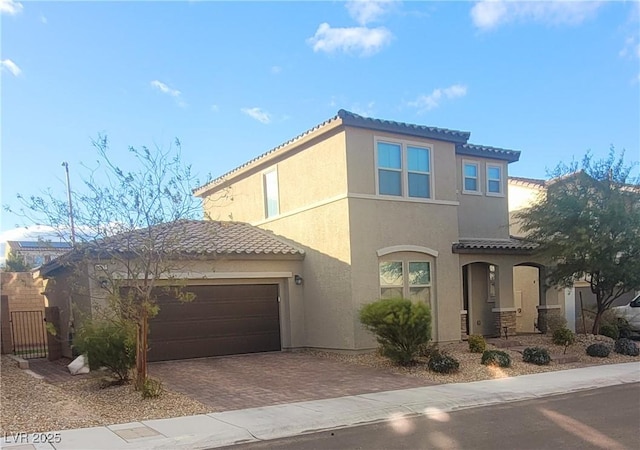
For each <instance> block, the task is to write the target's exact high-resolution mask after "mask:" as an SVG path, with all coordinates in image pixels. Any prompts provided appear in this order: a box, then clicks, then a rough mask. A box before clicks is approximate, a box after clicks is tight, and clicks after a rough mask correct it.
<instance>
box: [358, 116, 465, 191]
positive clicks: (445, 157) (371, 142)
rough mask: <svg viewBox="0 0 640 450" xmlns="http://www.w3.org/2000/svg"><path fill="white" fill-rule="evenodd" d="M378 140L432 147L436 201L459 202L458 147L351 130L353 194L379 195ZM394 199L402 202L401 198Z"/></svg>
mask: <svg viewBox="0 0 640 450" xmlns="http://www.w3.org/2000/svg"><path fill="white" fill-rule="evenodd" d="M376 139H379V140H384V141H389V142H405V143H412V144H415V145H422V146H428V147H431V148H432V152H431V164H432V165H431V176H432V178H433V182H432V186H433V191H432V200H436V201H438V200H444V201H449V202H455V201H456V200H457V199H456V193H455V179H454V178H455V146H454V144H452V143H448V142H441V141H435V140H432V139H424V138H416V137H411V136H409V137H407V136H400V135H397V134H391V133H384V132H378V131H371V130H366V129H361V128H351V127H349V128H347V133H346V142H347V149H348V152H347V164H348V167H349V174H348V177H349V193H350V194H365V195H376V171H377V167H376V162H375V141H376ZM390 198H392V199H394V200H398V198H397V197H390ZM411 201H414V202H415V201H424V202H428V201H429V200H418V199H411Z"/></svg>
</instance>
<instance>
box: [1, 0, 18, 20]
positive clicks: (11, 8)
mask: <svg viewBox="0 0 640 450" xmlns="http://www.w3.org/2000/svg"><path fill="white" fill-rule="evenodd" d="M22 9H23V6H22V3H20V2H14V1H13V0H0V13H1V14H9V15H10V16H15V15H16V14H18V13H19V12H21V11H22Z"/></svg>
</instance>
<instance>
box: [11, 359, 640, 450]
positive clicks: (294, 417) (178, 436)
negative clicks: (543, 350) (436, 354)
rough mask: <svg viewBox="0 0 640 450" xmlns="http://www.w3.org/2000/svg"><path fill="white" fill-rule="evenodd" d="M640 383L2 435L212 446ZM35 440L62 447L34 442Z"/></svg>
mask: <svg viewBox="0 0 640 450" xmlns="http://www.w3.org/2000/svg"><path fill="white" fill-rule="evenodd" d="M637 382H640V363H638V362H632V363H626V364H612V365H603V366H593V367H586V368H581V369H570V370H563V371H557V372H546V373H541V374H535V375H523V376H519V377H513V378H498V379H495V380H487V381H476V382H473V383H459V384H443V385H438V386H427V387H420V388H414V389H406V390H399V391H387V392H378V393H372V394H362V395H354V396H349V397H341V398H335V399H329V400H316V401H308V402H299V403H290V404H286V405H276V406H267V407H262V408H252V409H243V410H236V411H225V412H221V413H212V414H202V415H197V416H187V417H176V418H173V419H158V420H147V421H142V422H133V423H127V424H119V425H111V426H107V427H94V428H82V429H77V430H65V431H61V432H60V433H50V434H49V435H47V434H46V433H42V434H40V435H38V434H36V435H28V436H3V439H2V445H1V446H2V448H13V449H14V450H27V449H29V450H31V449H38V450H40V449H49V450H51V449H57V450H60V449H166V450H169V449H205V448H213V447H221V446H225V445H231V444H234V443H240V442H250V441H258V440H268V439H276V438H281V437H287V436H295V435H298V434H302V433H308V432H313V431H320V430H326V429H331V428H338V427H348V426H352V425H359V424H364V423H371V422H378V421H382V420H386V419H389V418H397V417H399V416H404V415H409V416H411V415H420V414H426V415H429V414H433V413H437V412H441V411H444V412H447V411H455V410H459V409H465V408H472V407H476V406H485V405H493V404H497V403H504V402H512V401H517V400H527V399H532V398H536V397H543V396H548V395H554V394H565V393H567V392H573V391H580V390H587V389H595V388H599V387H605V386H614V385H618V384H623V383H637ZM16 438H17V439H16ZM36 440H38V441H43V440H44V441H48V440H49V441H57V443H52V444H49V443H44V444H41V443H38V444H35V443H34V442H35V441H36ZM16 441H17V442H16Z"/></svg>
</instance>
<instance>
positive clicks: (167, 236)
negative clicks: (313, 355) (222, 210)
mask: <svg viewBox="0 0 640 450" xmlns="http://www.w3.org/2000/svg"><path fill="white" fill-rule="evenodd" d="M149 236H155V237H157V238H158V239H157V240H156V239H151V241H154V242H161V241H162V243H163V244H161V245H162V247H159V248H158V249H159V250H160V249H161V250H162V251H163V253H166V254H167V255H170V256H168V257H167V258H166V259H165V260H164V262H163V263H162V265H161V267H163V268H166V269H167V270H164V269H161V270H160V271H159V272H157V275H158V276H157V278H158V279H159V281H158V284H157V285H158V288H159V290H158V291H157V294H158V297H159V298H158V304H159V307H160V310H159V313H158V315H157V316H156V317H155V318H153V319H152V320H151V321H150V334H149V354H148V358H149V360H150V361H158V360H170V359H183V358H197V357H204V356H220V355H228V354H233V353H251V352H261V351H277V350H282V349H287V348H292V347H294V346H298V344H297V343H298V342H301V341H302V339H303V337H302V336H303V331H302V326H301V324H302V323H304V311H303V308H304V301H303V298H302V286H300V285H299V284H297V283H299V282H300V281H299V280H301V277H300V274H301V273H302V261H303V259H304V256H305V255H304V251H303V250H301V249H300V248H298V247H297V246H295V245H292V244H291V243H290V242H288V241H286V240H284V239H282V238H280V237H278V236H275V235H274V234H273V233H271V232H268V231H265V230H262V229H260V228H257V227H254V226H251V225H249V224H246V223H237V222H215V221H195V220H181V221H177V222H173V223H170V224H162V225H159V226H157V227H153V229H152V230H151V231H150V230H149V229H141V230H136V231H133V232H130V233H123V234H120V235H116V236H113V237H110V238H108V241H107V243H105V241H102V242H101V244H100V245H98V246H96V245H94V244H93V243H88V244H85V245H79V246H78V248H77V249H76V250H74V251H73V252H70V253H68V254H66V255H65V256H63V257H60V258H58V259H56V260H53V261H51V262H49V263H47V264H45V265H44V266H42V267H41V268H40V275H41V276H42V277H43V278H45V279H48V280H49V282H48V283H47V287H46V290H45V292H44V294H45V296H46V298H47V300H48V306H50V307H57V308H58V310H59V314H60V321H59V324H58V327H57V330H56V331H57V336H58V337H59V339H60V340H61V341H62V349H61V351H62V355H63V356H66V357H71V356H72V347H71V343H72V338H73V335H74V333H75V332H76V331H77V330H78V329H79V327H80V326H82V323H83V321H84V320H86V319H88V318H100V317H101V313H102V312H103V311H105V307H107V306H108V298H107V297H108V294H109V285H108V283H109V282H110V281H111V280H115V279H121V280H122V282H123V283H124V284H125V285H126V280H127V279H131V278H132V276H131V275H130V272H131V266H134V265H135V264H133V263H132V264H131V265H130V267H129V268H128V269H129V270H127V267H125V266H124V265H123V261H127V260H128V259H127V258H130V259H131V260H133V259H134V258H135V256H133V255H135V251H134V252H133V253H131V252H130V248H136V246H143V245H146V244H147V243H148V242H150V240H148V239H147V238H148V237H149ZM92 245H93V247H92ZM137 254H138V255H140V253H137ZM114 255H116V256H117V257H115V256H114ZM129 255H131V256H129ZM138 267H139V266H138ZM128 273H129V275H128ZM105 274H108V275H109V277H105V276H104V275H105ZM134 276H137V274H136V275H134ZM297 280H298V281H297ZM174 285H178V286H180V287H181V288H183V289H185V290H186V291H188V292H192V293H194V294H195V300H194V301H192V302H189V303H180V302H179V301H178V300H176V299H175V298H172V297H171V296H170V295H169V293H167V292H163V291H162V290H161V289H160V288H161V287H162V286H174Z"/></svg>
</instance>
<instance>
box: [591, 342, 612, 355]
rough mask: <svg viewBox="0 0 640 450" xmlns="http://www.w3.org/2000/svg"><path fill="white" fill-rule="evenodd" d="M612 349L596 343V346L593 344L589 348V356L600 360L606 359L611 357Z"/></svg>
mask: <svg viewBox="0 0 640 450" xmlns="http://www.w3.org/2000/svg"><path fill="white" fill-rule="evenodd" d="M610 352H611V349H610V348H609V346H608V345H605V344H603V343H602V342H596V343H595V344H591V345H590V346H588V347H587V355H589V356H595V357H598V358H606V357H607V356H609V353H610Z"/></svg>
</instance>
